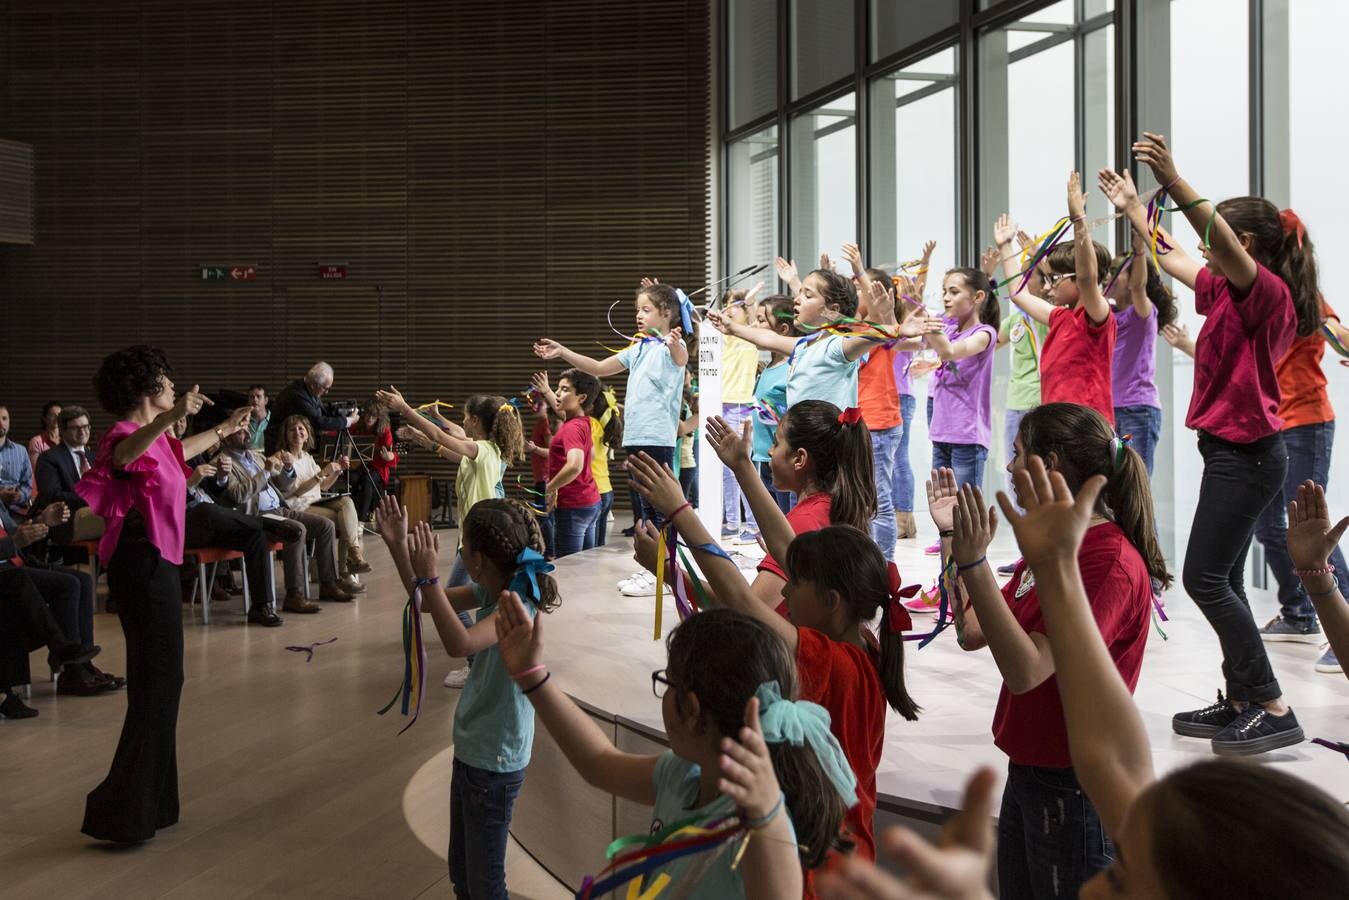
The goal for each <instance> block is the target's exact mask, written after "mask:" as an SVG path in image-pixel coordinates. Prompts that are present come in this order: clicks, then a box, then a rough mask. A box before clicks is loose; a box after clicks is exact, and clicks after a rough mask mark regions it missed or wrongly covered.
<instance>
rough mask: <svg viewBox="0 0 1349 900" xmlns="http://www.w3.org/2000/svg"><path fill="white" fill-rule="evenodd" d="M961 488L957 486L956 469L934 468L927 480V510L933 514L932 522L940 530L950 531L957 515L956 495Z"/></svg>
mask: <svg viewBox="0 0 1349 900" xmlns="http://www.w3.org/2000/svg"><path fill="white" fill-rule="evenodd" d="M959 493H960V489H959V488H957V487H956V473H955V470H954V469H933V470H932V475H931V477H929V478H928V480H927V511H928V513H929V514H930V515H931V516H932V524H933V525H936V526H937V530H938V531H950V530H951V526H952V520H953V518H954V516H955V508H956V496H957V495H958V494H959Z"/></svg>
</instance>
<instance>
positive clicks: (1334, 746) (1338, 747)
mask: <svg viewBox="0 0 1349 900" xmlns="http://www.w3.org/2000/svg"><path fill="white" fill-rule="evenodd" d="M1312 743H1313V744H1320V745H1321V746H1322V747H1325V748H1327V749H1328V750H1334V751H1335V752H1336V753H1342V754H1344V758H1345V759H1349V744H1341V743H1340V742H1339V741H1330V740H1326V739H1325V738H1312Z"/></svg>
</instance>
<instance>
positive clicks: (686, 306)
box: [675, 288, 693, 334]
mask: <svg viewBox="0 0 1349 900" xmlns="http://www.w3.org/2000/svg"><path fill="white" fill-rule="evenodd" d="M675 296H676V297H678V298H679V321H680V322H681V323H683V326H684V334H693V301H692V300H690V299H689V298H688V295H687V294H685V293H684V292H683V291H681V290H680V289H679V288H675Z"/></svg>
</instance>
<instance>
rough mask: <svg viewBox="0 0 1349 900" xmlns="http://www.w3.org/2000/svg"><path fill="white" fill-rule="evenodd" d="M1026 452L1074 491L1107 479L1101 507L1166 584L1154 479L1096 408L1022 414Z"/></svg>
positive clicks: (1058, 406)
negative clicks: (1099, 477) (1093, 480)
mask: <svg viewBox="0 0 1349 900" xmlns="http://www.w3.org/2000/svg"><path fill="white" fill-rule="evenodd" d="M1018 434H1019V436H1020V437H1021V443H1022V444H1023V445H1024V446H1025V448H1026V452H1027V453H1033V454H1035V455H1037V456H1039V457H1040V458H1042V459H1044V460H1045V463H1046V465H1048V464H1049V462H1050V455H1051V454H1053V456H1054V461H1053V468H1054V469H1055V470H1056V471H1058V472H1059V473H1060V474H1061V475H1063V478H1064V480H1065V481H1066V482H1068V487H1069V489H1071V490H1072V491H1073V492H1074V493H1076V492H1077V490H1078V489H1079V488H1081V487H1082V484H1083V483H1084V482H1085V481H1086V480H1087V479H1088V478H1090V477H1092V476H1093V475H1103V476H1105V478H1106V484H1105V489H1104V490H1103V491H1102V492H1101V497H1100V499H1099V500H1098V503H1099V504H1103V508H1101V509H1099V511H1100V512H1101V513H1102V514H1104V515H1106V516H1107V517H1108V518H1110V519H1112V520H1113V521H1114V522H1115V524H1116V525H1118V526H1119V528H1120V530H1121V531H1123V532H1124V536H1125V537H1127V538H1128V539H1129V543H1131V544H1133V546H1134V549H1135V550H1137V551H1138V554H1139V555H1140V556H1142V557H1143V562H1144V563H1145V564H1146V565H1147V568H1148V574H1149V575H1151V576H1152V577H1153V578H1155V579H1157V581H1159V582H1160V583H1161V585H1162V587H1164V588H1165V587H1170V585H1171V581H1172V578H1171V573H1169V572H1168V571H1167V570H1166V558H1165V557H1164V556H1163V555H1162V548H1161V544H1160V542H1159V541H1158V540H1157V527H1156V524H1155V515H1156V514H1155V512H1154V511H1153V506H1152V483H1151V481H1150V480H1149V478H1148V468H1147V465H1146V464H1144V462H1143V457H1141V456H1139V455H1138V453H1137V451H1135V450H1134V449H1133V448H1132V447H1130V446H1129V445H1128V443H1127V442H1126V441H1123V440H1121V439H1120V438H1118V437H1116V435H1115V432H1114V431H1113V430H1112V429H1111V428H1110V423H1109V422H1107V421H1106V420H1105V417H1104V416H1102V415H1101V414H1100V413H1098V412H1097V411H1096V410H1094V409H1090V408H1089V407H1086V406H1079V405H1078V404H1076V403H1046V404H1044V405H1042V406H1039V407H1037V408H1035V409H1033V410H1031V411H1030V412H1028V413H1026V415H1025V417H1024V418H1022V420H1021V426H1020V429H1019V430H1018Z"/></svg>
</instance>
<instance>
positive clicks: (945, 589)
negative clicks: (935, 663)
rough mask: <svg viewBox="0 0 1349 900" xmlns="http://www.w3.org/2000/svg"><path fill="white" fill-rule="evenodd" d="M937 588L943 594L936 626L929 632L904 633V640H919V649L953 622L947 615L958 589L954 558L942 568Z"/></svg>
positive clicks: (938, 607)
mask: <svg viewBox="0 0 1349 900" xmlns="http://www.w3.org/2000/svg"><path fill="white" fill-rule="evenodd" d="M937 590H938V592H939V594H940V596H941V600H940V601H939V602H938V604H937V624H936V627H934V628H933V629H932V630H931V631H929V632H928V633H927V634H906V635H904V640H906V641H918V649H919V650H922V649H923V648H924V647H926V646H927V645H928V644H930V643H932V641H933V640H934V639H936V637H937V635H939V634H941V633H942V632H943V631H945V630H946V629H947V628H948V627H950V625H951V622H949V621H947V619H946V615H947V612H948V611H949V610H950V609H951V595H952V594H954V593H955V592H956V590H957V588H956V561H955V560H954V559H948V560H947V561H946V568H944V569H942V570H941V576H940V577H939V578H938V579H937Z"/></svg>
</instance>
